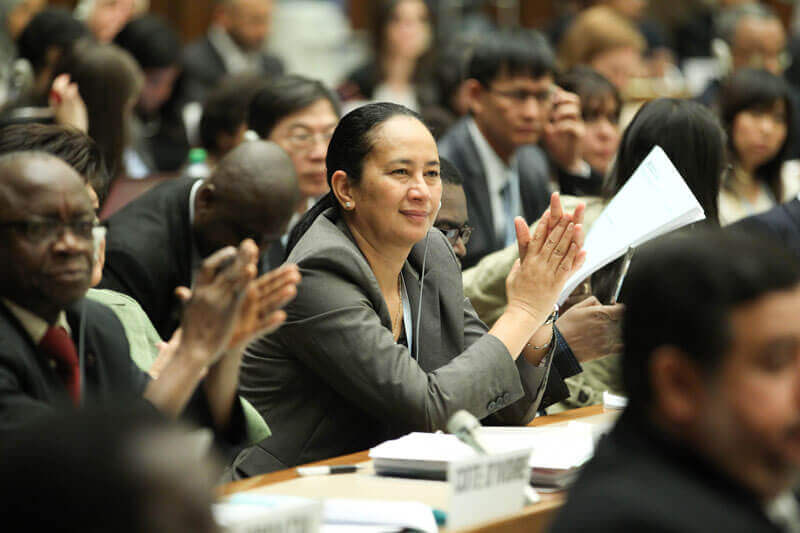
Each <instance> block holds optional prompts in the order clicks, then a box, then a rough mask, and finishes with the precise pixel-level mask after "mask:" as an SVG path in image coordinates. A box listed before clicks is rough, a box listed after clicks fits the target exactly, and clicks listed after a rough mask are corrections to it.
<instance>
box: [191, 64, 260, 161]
mask: <svg viewBox="0 0 800 533" xmlns="http://www.w3.org/2000/svg"><path fill="white" fill-rule="evenodd" d="M266 83H267V81H266V80H264V79H263V78H262V77H260V76H257V75H254V74H238V75H234V76H226V77H224V78H222V80H220V82H219V84H218V85H217V86H216V87H214V88H213V89H212V90H211V91H209V93H208V96H207V97H206V100H205V102H203V114H202V116H201V118H200V145H201V146H202V147H203V149H205V151H206V154H207V157H206V165H207V167H208V168H209V170H213V169H214V167H215V166H216V165H217V162H219V160H220V159H222V158H223V157H224V156H225V154H227V153H228V152H230V151H231V150H233V149H234V148H236V147H237V146H239V144H240V143H241V142H242V141H244V139H245V133H246V132H247V113H248V110H249V109H250V102H251V101H252V100H253V96H255V94H256V93H257V92H258V91H259V90H260V89H261V88H262V87H263V86H264V85H265V84H266Z"/></svg>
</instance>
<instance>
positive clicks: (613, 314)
mask: <svg viewBox="0 0 800 533" xmlns="http://www.w3.org/2000/svg"><path fill="white" fill-rule="evenodd" d="M624 311H625V306H624V305H622V304H615V305H603V304H601V303H600V301H599V300H598V299H597V298H595V297H594V296H590V297H589V298H586V299H585V300H583V301H582V302H580V303H578V304H576V305H574V306H572V308H570V310H569V311H567V312H566V313H564V314H563V315H561V317H559V319H558V321H556V325H557V326H558V330H559V331H560V332H561V335H562V336H563V337H564V340H566V341H567V344H569V347H570V349H571V350H572V353H573V354H575V357H577V358H578V360H579V361H590V360H592V359H597V358H598V357H603V356H606V355H612V354H618V353H620V352H621V351H622V332H621V329H620V328H621V325H622V315H623V313H624Z"/></svg>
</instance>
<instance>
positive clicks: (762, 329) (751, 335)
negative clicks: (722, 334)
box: [730, 284, 800, 348]
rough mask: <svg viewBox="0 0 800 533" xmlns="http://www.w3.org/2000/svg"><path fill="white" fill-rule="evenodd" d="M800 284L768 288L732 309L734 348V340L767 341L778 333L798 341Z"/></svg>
mask: <svg viewBox="0 0 800 533" xmlns="http://www.w3.org/2000/svg"><path fill="white" fill-rule="evenodd" d="M797 317H800V284H797V285H795V286H794V287H791V288H789V289H785V290H776V291H771V292H768V293H766V294H764V295H762V296H761V297H759V298H757V299H755V300H753V301H752V302H748V303H745V304H743V305H740V306H738V307H736V308H734V310H733V311H732V312H731V314H730V323H731V333H732V336H733V339H732V340H733V343H734V348H735V345H737V344H747V345H755V344H761V343H768V342H770V341H772V340H774V339H777V338H781V337H787V338H788V337H795V338H797V339H798V341H800V320H795V318H797Z"/></svg>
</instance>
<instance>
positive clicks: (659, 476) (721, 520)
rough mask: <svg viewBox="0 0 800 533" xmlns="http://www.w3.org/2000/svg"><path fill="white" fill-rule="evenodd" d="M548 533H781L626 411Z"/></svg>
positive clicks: (743, 497) (742, 496) (741, 495)
mask: <svg viewBox="0 0 800 533" xmlns="http://www.w3.org/2000/svg"><path fill="white" fill-rule="evenodd" d="M550 531H551V532H552V533H561V532H564V533H566V532H582V531H592V532H598V533H602V532H609V533H610V532H637V531H642V532H644V531H647V532H651V531H654V532H661V533H667V532H670V533H671V532H675V533H678V532H680V533H692V532H696V533H707V532H709V531H725V532H728V533H736V532H741V533H745V532H747V533H758V532H778V531H780V530H779V529H778V528H777V527H776V526H775V525H774V524H773V523H772V522H770V521H769V520H768V519H767V517H766V515H765V514H764V512H763V510H762V509H761V507H760V506H759V504H758V500H757V498H756V496H755V495H754V494H753V493H751V492H748V491H747V490H746V489H744V488H743V487H742V486H740V485H738V484H737V483H736V482H735V481H734V480H733V479H731V478H730V477H728V476H727V475H726V474H724V473H722V472H721V471H719V470H717V469H716V468H715V467H714V466H712V465H711V464H710V463H709V462H708V461H706V460H705V459H704V458H702V457H701V456H699V455H697V454H696V453H695V452H693V451H692V450H690V449H688V448H687V447H686V446H685V445H683V444H681V443H679V442H677V441H673V440H671V439H669V438H667V437H666V436H665V435H663V434H662V433H661V432H659V431H658V430H656V429H655V428H654V427H652V426H651V425H650V424H649V423H648V422H646V421H644V419H643V418H641V417H639V416H636V415H634V413H633V412H630V411H629V410H628V411H626V412H624V413H623V414H622V416H621V417H620V419H619V421H618V422H617V424H616V426H615V427H614V429H613V430H612V431H611V433H609V434H608V435H607V436H606V437H604V438H603V439H602V440H601V441H600V443H599V444H598V446H597V450H596V451H595V455H594V458H592V459H591V460H590V461H589V462H588V463H587V464H586V466H585V467H584V469H583V472H581V474H580V476H579V477H578V479H577V480H576V481H575V484H574V485H573V486H572V489H571V490H570V492H569V496H568V497H567V503H566V504H565V505H564V506H563V507H562V508H561V510H560V512H559V513H558V516H557V517H556V519H555V521H554V523H553V525H552V526H551V528H550Z"/></svg>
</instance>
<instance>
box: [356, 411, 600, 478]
mask: <svg viewBox="0 0 800 533" xmlns="http://www.w3.org/2000/svg"><path fill="white" fill-rule="evenodd" d="M606 428H607V425H605V426H602V425H597V424H587V423H585V422H574V421H573V422H569V423H568V424H566V425H564V426H545V427H537V428H531V427H481V428H478V430H477V431H479V432H480V436H481V440H482V442H485V443H486V445H487V447H489V448H490V450H491V451H492V452H493V453H501V452H507V451H512V450H521V449H526V448H527V449H531V448H532V449H533V452H532V453H531V457H530V461H529V464H530V467H531V482H532V483H533V484H534V485H537V486H546V487H556V488H562V487H564V486H565V485H566V484H567V483H569V482H570V481H571V480H572V479H574V476H575V474H576V473H577V472H578V470H579V469H580V467H581V466H582V465H583V463H585V462H586V461H587V460H588V459H589V458H590V457H591V456H592V453H593V452H594V443H595V442H596V439H597V436H598V435H599V433H600V432H602V431H604V430H605V429H606ZM475 455H476V454H475V451H474V450H473V449H472V448H470V447H469V446H467V445H466V444H464V443H462V442H461V441H460V440H458V438H457V437H455V436H454V435H447V434H444V433H409V434H408V435H406V436H404V437H401V438H399V439H394V440H390V441H386V442H384V443H382V444H379V445H378V446H376V447H375V448H372V450H370V453H369V456H370V458H371V459H372V460H373V465H374V467H375V472H376V473H378V474H381V475H392V476H401V477H415V478H425V479H439V480H444V479H445V477H446V472H447V466H448V463H449V462H453V461H459V460H463V459H466V458H469V457H474V456H475Z"/></svg>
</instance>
